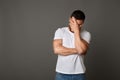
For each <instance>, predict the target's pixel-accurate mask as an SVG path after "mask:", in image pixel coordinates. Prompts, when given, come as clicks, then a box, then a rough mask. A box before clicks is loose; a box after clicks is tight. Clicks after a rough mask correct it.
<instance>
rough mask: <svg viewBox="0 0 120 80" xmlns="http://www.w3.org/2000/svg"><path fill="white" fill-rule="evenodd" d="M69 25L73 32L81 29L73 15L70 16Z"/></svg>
mask: <svg viewBox="0 0 120 80" xmlns="http://www.w3.org/2000/svg"><path fill="white" fill-rule="evenodd" d="M70 27H71V29H72V31H74V32H76V31H80V29H81V25H80V24H79V23H78V22H77V20H76V19H75V18H74V17H72V18H71V20H70Z"/></svg>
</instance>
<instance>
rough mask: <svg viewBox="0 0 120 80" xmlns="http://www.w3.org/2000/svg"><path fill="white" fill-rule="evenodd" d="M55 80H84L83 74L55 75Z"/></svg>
mask: <svg viewBox="0 0 120 80" xmlns="http://www.w3.org/2000/svg"><path fill="white" fill-rule="evenodd" d="M55 80H86V76H85V74H62V73H58V72H57V73H56V77H55Z"/></svg>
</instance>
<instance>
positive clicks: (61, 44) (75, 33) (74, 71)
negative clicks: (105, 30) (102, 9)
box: [53, 10, 91, 80]
mask: <svg viewBox="0 0 120 80" xmlns="http://www.w3.org/2000/svg"><path fill="white" fill-rule="evenodd" d="M84 20H85V14H84V13H83V12H82V11H81V10H75V11H74V12H73V13H72V14H71V16H70V18H69V26H68V27H62V28H58V29H57V30H56V32H55V36H54V40H53V49H54V53H55V54H57V55H58V60H57V65H56V78H55V79H56V80H85V79H86V77H85V70H86V68H85V65H84V56H85V54H86V52H87V50H88V47H89V43H90V40H91V35H90V32H88V31H86V30H85V29H82V25H83V23H84Z"/></svg>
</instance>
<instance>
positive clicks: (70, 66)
mask: <svg viewBox="0 0 120 80" xmlns="http://www.w3.org/2000/svg"><path fill="white" fill-rule="evenodd" d="M80 35H81V37H82V39H84V40H85V41H86V42H88V43H90V40H91V35H90V33H89V32H88V31H86V30H82V31H81V34H80ZM54 39H62V40H63V46H64V47H67V48H75V44H74V33H72V32H71V31H70V30H69V27H62V28H58V29H57V30H56V32H55V35H54ZM85 70H86V68H85V65H84V55H80V54H72V55H68V56H63V55H58V59H57V64H56V72H59V73H64V74H80V73H85Z"/></svg>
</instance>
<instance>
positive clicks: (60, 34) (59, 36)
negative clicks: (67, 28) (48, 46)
mask: <svg viewBox="0 0 120 80" xmlns="http://www.w3.org/2000/svg"><path fill="white" fill-rule="evenodd" d="M62 37H63V32H62V30H61V28H58V29H57V30H56V31H55V34H54V39H62Z"/></svg>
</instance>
